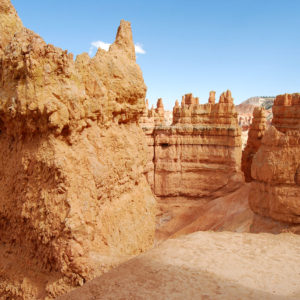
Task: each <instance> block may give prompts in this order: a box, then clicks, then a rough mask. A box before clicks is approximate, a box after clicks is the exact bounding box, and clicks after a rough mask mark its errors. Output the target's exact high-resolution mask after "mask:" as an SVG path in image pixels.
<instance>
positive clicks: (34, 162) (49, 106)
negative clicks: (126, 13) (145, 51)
mask: <svg viewBox="0 0 300 300" xmlns="http://www.w3.org/2000/svg"><path fill="white" fill-rule="evenodd" d="M0 20H1V25H0V26H1V27H0V28H1V34H0V36H1V49H0V79H1V80H0V131H1V134H0V186H1V189H0V241H1V242H2V243H3V244H5V245H6V246H7V247H9V249H8V251H9V253H12V252H13V253H17V254H18V255H21V256H22V257H24V261H27V262H28V266H27V269H30V268H31V265H35V266H37V267H38V268H39V270H41V272H49V273H50V272H55V274H56V275H55V278H54V279H53V280H51V283H50V282H48V283H46V284H45V286H44V288H45V290H47V293H46V296H48V297H55V296H57V295H58V294H60V293H61V292H62V291H61V290H60V288H59V286H60V285H64V286H72V285H76V284H81V283H82V282H84V281H85V280H87V279H90V278H93V277H94V276H96V275H97V274H100V273H102V272H103V271H104V270H107V269H108V268H110V267H111V266H112V265H115V264H117V263H118V262H119V261H121V260H122V259H123V260H124V256H129V255H133V254H137V253H139V252H141V251H144V250H146V249H147V248H149V247H150V246H151V245H152V243H153V238H154V229H155V200H154V198H153V195H152V192H151V189H150V187H149V185H148V184H147V182H146V178H145V177H144V176H143V173H144V169H145V167H146V164H147V160H148V157H147V144H146V140H145V137H144V133H143V132H142V130H141V129H140V127H139V126H137V121H138V119H139V117H140V116H141V115H142V113H143V109H144V98H145V93H146V86H145V84H144V81H143V77H142V72H141V70H140V68H139V67H138V65H137V64H136V62H135V52H134V44H133V40H132V33H131V27H130V23H129V22H126V21H121V24H120V27H119V29H118V33H117V36H116V41H115V43H114V44H112V45H111V47H110V49H109V51H108V52H106V51H103V50H98V52H97V54H96V55H95V57H94V58H92V59H91V58H90V57H89V56H88V54H86V53H84V54H82V55H79V56H78V57H77V58H76V60H75V61H74V60H73V55H72V54H69V53H67V51H63V50H61V49H59V48H56V47H54V46H52V45H47V44H46V43H45V42H44V41H43V39H42V38H41V37H39V36H38V35H37V34H35V33H34V32H32V31H30V30H29V29H26V28H24V27H22V23H21V21H20V20H19V18H18V17H17V15H16V13H15V10H14V8H13V7H12V5H11V4H10V2H9V1H1V4H0ZM3 22H6V23H7V26H6V24H4V23H3ZM25 276H26V272H25ZM3 280H4V285H6V286H9V283H8V282H5V280H7V278H5V274H1V281H2V283H3ZM16 281H18V279H17V280H16ZM20 282H22V280H21V281H20ZM62 282H63V283H62ZM0 284H1V282H0ZM50 285H51V286H52V287H50ZM65 289H67V287H65ZM17 290H19V291H20V290H22V288H19V289H18V288H12V289H11V290H9V289H7V293H8V294H5V295H4V296H8V297H12V298H13V297H17V296H18V295H15V294H14V292H16V291H17ZM21 292H22V291H21ZM21 292H20V293H21ZM39 292H40V291H39ZM1 296H2V295H1ZM31 296H32V297H34V296H35V295H30V297H31ZM21 297H25V296H24V295H23V294H22V295H21Z"/></svg>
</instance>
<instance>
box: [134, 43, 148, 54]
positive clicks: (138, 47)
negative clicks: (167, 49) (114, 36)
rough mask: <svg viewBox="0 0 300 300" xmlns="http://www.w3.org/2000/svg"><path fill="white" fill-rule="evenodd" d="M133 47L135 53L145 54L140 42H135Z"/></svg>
mask: <svg viewBox="0 0 300 300" xmlns="http://www.w3.org/2000/svg"><path fill="white" fill-rule="evenodd" d="M134 49H135V53H138V54H146V51H145V50H144V49H143V46H142V45H141V44H135V45H134Z"/></svg>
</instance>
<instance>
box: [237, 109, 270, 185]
mask: <svg viewBox="0 0 300 300" xmlns="http://www.w3.org/2000/svg"><path fill="white" fill-rule="evenodd" d="M265 130H266V113H265V109H264V108H263V107H255V108H254V110H253V119H252V124H251V126H250V129H249V133H248V140H247V145H246V148H245V149H244V150H243V154H242V171H243V172H244V174H245V180H246V181H248V182H249V181H251V164H252V159H253V156H254V155H255V153H256V152H257V150H258V149H259V147H260V145H261V141H262V138H263V136H264V133H265Z"/></svg>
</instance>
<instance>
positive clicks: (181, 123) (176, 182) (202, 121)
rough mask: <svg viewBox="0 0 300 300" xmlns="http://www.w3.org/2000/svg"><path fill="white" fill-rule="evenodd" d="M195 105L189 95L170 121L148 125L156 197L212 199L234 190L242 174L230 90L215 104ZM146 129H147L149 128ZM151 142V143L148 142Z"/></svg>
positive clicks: (176, 104) (239, 147)
mask: <svg viewBox="0 0 300 300" xmlns="http://www.w3.org/2000/svg"><path fill="white" fill-rule="evenodd" d="M213 99H214V93H211V94H210V100H209V102H210V103H207V104H199V99H198V98H194V97H193V96H192V94H187V95H185V96H184V97H183V98H182V103H181V106H179V103H178V101H176V103H175V106H174V109H173V124H172V125H171V126H166V125H164V124H160V125H156V126H154V128H153V126H152V127H151V126H147V124H145V123H144V124H142V127H143V128H144V130H145V132H146V134H147V135H148V138H149V140H150V137H151V136H152V144H153V146H152V144H151V147H154V153H153V164H154V166H153V168H152V169H153V171H154V174H153V175H152V174H151V178H153V190H154V193H155V195H157V196H159V197H169V196H170V197H171V196H172V197H173V196H184V197H216V196H218V195H222V194H224V193H226V192H229V191H232V190H234V189H236V188H238V187H239V186H240V184H241V182H243V175H242V172H241V170H240V169H241V130H240V128H239V126H238V123H237V113H236V111H235V108H234V104H233V99H232V97H231V93H230V91H227V92H225V93H223V94H222V95H221V97H220V101H219V103H216V104H215V103H214V100H213ZM150 127H151V131H150ZM149 145H150V143H149Z"/></svg>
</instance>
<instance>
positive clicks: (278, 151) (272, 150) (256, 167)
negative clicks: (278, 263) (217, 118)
mask: <svg viewBox="0 0 300 300" xmlns="http://www.w3.org/2000/svg"><path fill="white" fill-rule="evenodd" d="M273 115H274V117H273V121H272V125H273V126H271V127H270V128H269V129H268V130H267V131H266V133H265V135H264V138H263V140H262V144H261V146H260V148H259V150H258V152H257V153H256V155H255V156H254V158H253V162H252V168H251V176H252V178H253V179H254V182H252V188H251V191H250V197H249V203H250V207H251V209H252V210H253V211H254V212H255V213H257V214H259V215H262V216H266V217H271V218H272V219H275V220H278V221H284V222H289V223H297V224H299V223H300V217H299V216H300V197H299V195H300V130H299V129H300V94H285V95H279V96H277V97H276V99H275V101H274V105H273Z"/></svg>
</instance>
